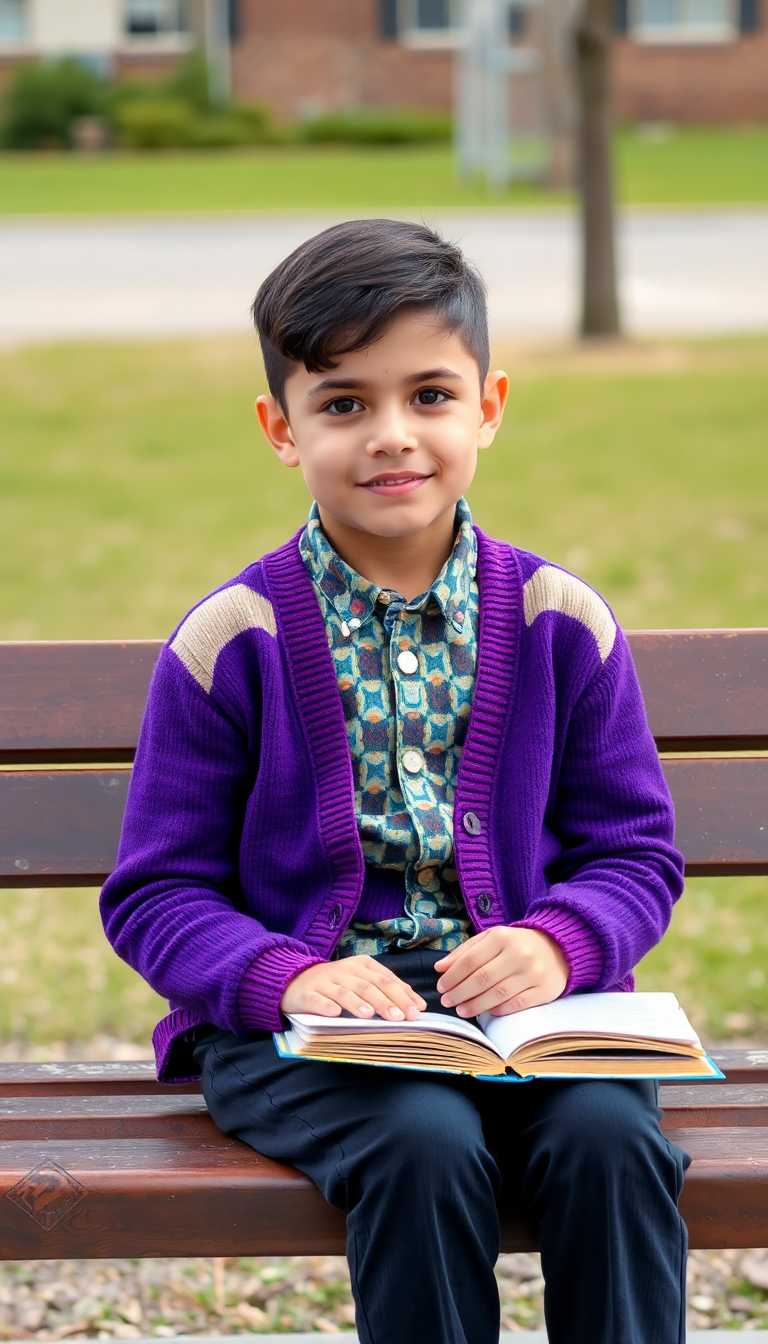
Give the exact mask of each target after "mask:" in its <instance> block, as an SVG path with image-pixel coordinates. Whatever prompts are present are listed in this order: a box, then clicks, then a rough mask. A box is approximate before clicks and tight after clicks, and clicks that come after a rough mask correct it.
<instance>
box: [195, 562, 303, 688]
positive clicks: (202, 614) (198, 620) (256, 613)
mask: <svg viewBox="0 0 768 1344" xmlns="http://www.w3.org/2000/svg"><path fill="white" fill-rule="evenodd" d="M244 630H266V631H267V634H270V635H274V634H276V633H277V626H276V624H275V613H274V611H273V609H272V603H271V602H268V601H267V599H266V597H262V596H261V594H260V593H255V592H254V591H253V589H252V588H248V587H247V585H246V584H244V583H233V584H232V586H231V587H230V588H222V590H221V592H220V593H214V594H213V596H212V597H208V598H206V600H205V602H201V603H200V606H199V607H195V610H194V611H193V612H190V614H189V616H188V617H187V619H186V621H185V622H184V624H183V625H182V627H181V629H180V630H179V631H178V634H177V635H176V636H175V638H174V640H173V642H172V643H171V651H172V652H173V653H175V654H176V656H177V657H178V658H180V659H181V661H182V663H183V664H184V666H185V667H186V669H187V671H188V672H190V673H191V674H192V676H193V677H194V678H195V681H197V682H199V684H200V685H201V686H202V688H203V690H204V691H210V689H211V687H212V685H213V673H214V669H215V667H216V660H217V658H218V656H219V654H220V653H221V651H222V649H224V648H226V646H227V644H229V642H230V640H232V639H234V638H235V635H241V634H242V633H243V631H244Z"/></svg>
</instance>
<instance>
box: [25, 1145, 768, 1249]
mask: <svg viewBox="0 0 768 1344" xmlns="http://www.w3.org/2000/svg"><path fill="white" fill-rule="evenodd" d="M674 1138H675V1142H676V1143H678V1144H679V1145H680V1147H682V1148H683V1149H684V1150H685V1151H686V1152H688V1153H690V1155H691V1156H692V1158H693V1159H694V1160H693V1165H692V1166H691V1168H690V1170H689V1171H688V1173H687V1174H686V1180H685V1188H684V1190H683V1196H682V1200H681V1210H682V1213H683V1216H684V1217H685V1219H686V1222H687V1223H688V1227H689V1231H690V1238H691V1245H692V1246H713V1247H717V1246H733V1247H736V1246H760V1245H766V1244H768V1129H765V1128H756V1127H749V1126H747V1127H744V1128H729V1127H722V1128H717V1129H712V1128H701V1129H677V1130H675V1131H674ZM52 1164H55V1165H52ZM36 1169H38V1170H36ZM73 1177H74V1179H75V1181H76V1182H77V1185H74V1184H73V1182H72V1178H73ZM9 1193H11V1196H12V1197H11V1198H8V1195H9ZM3 1194H4V1195H5V1198H3V1197H1V1196H2V1195H3ZM19 1199H20V1200H21V1206H20V1204H19V1203H18V1202H17V1201H18V1200H19ZM57 1214H60V1215H61V1216H60V1218H59V1220H58V1221H56V1222H54V1221H53V1220H54V1219H55V1218H56V1215H57ZM46 1224H47V1225H46ZM502 1242H503V1246H504V1249H505V1250H533V1249H535V1247H536V1244H537V1236H536V1230H535V1228H534V1227H533V1226H532V1224H531V1222H530V1221H529V1220H525V1219H522V1218H520V1217H519V1216H516V1217H506V1218H504V1219H503V1222H502ZM343 1250H344V1219H343V1216H342V1215H341V1214H340V1213H338V1212H337V1211H336V1210H334V1209H331V1208H329V1207H328V1206H327V1205H326V1203H325V1201H324V1200H323V1198H322V1196H321V1195H320V1193H319V1191H318V1190H317V1189H316V1188H315V1187H314V1186H313V1185H312V1183H311V1182H310V1181H309V1180H308V1179H307V1178H306V1177H304V1176H302V1175H301V1174H300V1173H298V1172H295V1171H292V1170H290V1169H289V1168H287V1167H281V1166H279V1165H278V1164H276V1163H274V1162H270V1161H269V1160H268V1159H267V1158H264V1157H261V1156H260V1155H259V1154H257V1153H254V1152H252V1151H251V1149H250V1148H248V1147H246V1145H245V1144H242V1143H238V1142H237V1141H236V1140H234V1139H227V1138H225V1137H224V1136H223V1135H218V1134H211V1137H210V1139H208V1140H206V1141H204V1142H201V1141H200V1140H197V1139H189V1138H184V1137H181V1138H173V1139H162V1138H160V1139H158V1138H155V1139H148V1140H136V1139H131V1140H130V1141H126V1140H125V1139H122V1140H121V1139H114V1140H110V1139H101V1140H99V1139H89V1140H87V1141H71V1142H68V1141H66V1140H61V1139H59V1138H55V1139H50V1140H46V1141H45V1142H44V1143H42V1144H41V1143H39V1142H30V1141H26V1142H25V1141H16V1140H14V1141H11V1142H4V1141H0V1257H2V1258H6V1259H14V1260H17V1259H56V1258H71V1257H73V1256H74V1257H77V1258H89V1257H99V1256H109V1257H113V1256H130V1257H133V1256H153V1255H163V1256H167V1255H180V1256H197V1255H205V1256H210V1255H218V1256H222V1255H224V1256H229V1255H238V1256H239V1255H284V1254H291V1255H302V1254H315V1255H317V1254H332V1255H333V1254H341V1253H343Z"/></svg>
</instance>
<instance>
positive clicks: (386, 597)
mask: <svg viewBox="0 0 768 1344" xmlns="http://www.w3.org/2000/svg"><path fill="white" fill-rule="evenodd" d="M379 601H380V602H383V603H384V606H385V607H386V606H389V603H390V602H391V601H392V594H391V593H387V592H385V591H384V590H382V591H381V592H380V593H379Z"/></svg>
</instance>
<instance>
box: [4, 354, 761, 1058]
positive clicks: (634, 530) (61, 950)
mask: <svg viewBox="0 0 768 1344" xmlns="http://www.w3.org/2000/svg"><path fill="white" fill-rule="evenodd" d="M496 358H497V360H498V362H499V363H504V364H506V365H507V367H509V368H510V370H511V372H512V375H513V388H512V395H511V402H510V407H509V411H508V414H507V418H506V421H505V425H504V428H503V431H502V433H501V434H500V436H499V438H498V440H497V443H496V444H495V445H494V447H493V448H492V449H491V450H490V451H489V452H487V453H485V454H483V455H482V456H481V460H480V468H479V471H478V476H477V479H476V482H475V484H474V486H473V489H472V492H471V496H470V499H471V503H472V506H473V510H474V513H475V517H476V519H477V521H478V522H479V523H481V524H482V525H483V526H484V527H486V528H487V529H488V530H490V531H491V532H494V533H496V534H497V535H499V536H502V537H507V538H509V539H511V540H514V541H515V542H516V543H517V544H519V545H521V546H525V547H530V548H531V549H533V550H535V551H537V552H539V553H540V554H543V555H545V556H547V557H548V558H550V559H552V560H555V561H558V562H564V563H566V564H567V565H569V566H571V567H572V568H574V569H576V570H577V572H579V573H581V574H582V575H584V577H585V578H586V579H588V580H589V582H591V583H593V584H594V585H595V586H596V587H597V588H598V589H599V590H600V591H602V592H603V593H604V594H605V595H606V597H607V598H608V599H609V600H610V601H611V602H612V604H613V605H614V607H615V609H616V611H617V614H618V616H619V618H620V620H621V621H622V622H623V623H624V624H625V625H626V626H629V627H648V626H651V627H652V626H697V625H713V626H717V625H733V626H739V625H766V624H768V563H766V549H767V545H766V544H767V542H768V454H766V451H765V424H766V422H767V421H768V339H765V338H761V339H755V340H744V341H732V342H708V343H702V344H700V345H694V344H687V345H675V346H661V345H659V346H638V347H635V348H629V349H628V350H626V351H616V352H611V351H605V352H600V351H597V352H594V353H592V354H581V355H579V354H572V353H569V352H568V351H567V350H565V349H563V350H562V351H560V352H556V351H554V352H553V351H549V352H545V351H542V352H541V353H539V354H538V355H537V354H536V353H535V352H530V351H529V352H528V353H526V352H523V351H520V352H515V350H508V351H503V350H500V351H498V352H497V354H496ZM262 388H263V382H262V374H261V370H260V365H259V362H258V359H257V356H256V353H255V350H254V347H253V346H252V345H251V344H250V343H249V342H248V341H239V340H210V341H198V342H188V343H181V342H177V343H167V344H159V343H158V344H139V343H137V344H133V345H131V344H112V345H110V344H102V345H92V346H79V347H78V346H66V347H61V348H56V349H37V350H28V351H16V352H5V353H2V354H0V423H2V425H3V435H2V442H1V443H0V535H1V536H2V538H3V546H2V550H0V638H5V639H46V638H54V639H55V638H65V637H68V638H91V637H108V638H114V637H140V636H155V637H158V636H165V635H167V633H168V632H169V630H170V629H171V628H172V627H173V625H174V624H175V623H176V622H177V621H178V619H179V618H180V616H181V615H182V614H183V613H184V611H185V610H186V609H187V608H188V607H189V606H190V605H191V604H192V603H193V602H194V601H195V600H197V599H198V598H199V597H200V596H201V595H202V594H204V593H205V592H207V591H208V590H210V589H211V588H213V587H214V586H215V585H217V584H219V583H221V582H222V581H223V580H225V579H226V578H228V577H229V576H230V575H232V574H234V573H236V572H237V571H238V570H239V569H240V568H241V567H242V566H243V565H245V564H246V563H247V562H248V561H249V560H250V559H252V558H253V557H255V556H257V555H259V554H260V553H262V552H263V551H264V550H265V549H267V548H269V547H271V546H274V545H275V544H277V543H278V542H280V541H281V540H283V539H284V538H285V537H286V536H287V535H288V534H289V533H290V531H291V530H292V529H293V528H295V527H298V526H299V525H300V524H301V522H302V520H303V518H304V517H305V515H306V510H307V507H308V498H307V495H306V492H305V489H304V487H303V484H302V482H301V478H300V477H299V476H298V474H297V473H295V472H289V471H286V470H285V469H284V468H283V467H282V466H280V464H279V463H278V462H277V461H276V459H273V457H272V456H271V454H270V451H269V450H268V449H267V447H266V446H265V445H264V444H263V443H262V442H261V440H260V438H259V435H258V431H257V426H256V422H255V416H254V413H253V399H254V397H255V396H256V395H257V393H258V392H259V391H261V390H262ZM689 886H690V892H689V895H688V897H687V899H686V900H685V901H684V902H683V904H682V905H681V907H680V913H679V918H677V919H676V920H675V923H674V925H673V929H672V932H671V933H670V935H669V936H668V938H667V939H665V941H664V943H663V944H662V946H661V948H660V949H658V950H657V951H656V952H654V953H653V954H652V955H651V956H650V957H649V958H648V959H647V962H646V964H645V965H644V966H643V968H642V969H641V975H640V983H641V984H642V985H644V986H653V987H660V986H662V985H664V986H668V987H673V988H679V990H680V992H681V995H682V997H683V999H684V1002H685V1003H686V1006H688V1007H689V1008H690V1009H691V1010H692V1012H693V1014H694V1016H695V1017H696V1018H697V1020H698V1021H699V1022H700V1023H701V1024H702V1026H703V1027H704V1028H705V1029H706V1030H707V1032H709V1033H710V1034H714V1035H717V1036H721V1035H727V1034H728V1032H729V1031H732V1032H733V1031H744V1030H763V1029H764V1028H765V1027H766V1026H768V985H766V980H765V975H764V972H763V969H762V968H763V966H764V965H765V961H766V944H768V922H766V919H765V909H766V900H768V880H763V879H760V880H757V879H756V880H750V881H747V880H739V879H730V880H728V881H725V882H721V883H707V882H706V881H704V880H701V881H698V882H694V883H691V884H689ZM41 930H43V936H42V937H40V931H41ZM0 985H4V986H7V987H8V990H9V991H10V992H5V993H3V994H2V995H0V1034H5V1035H11V1036H15V1037H19V1038H24V1039H27V1040H38V1041H50V1040H52V1039H54V1040H65V1039H70V1038H73V1037H80V1036H92V1035H93V1034H94V1033H96V1032H100V1031H102V1032H108V1033H110V1034H113V1035H119V1036H130V1037H134V1038H136V1039H142V1038H146V1035H147V1033H148V1031H149V1028H150V1026H151V1024H152V1022H153V1021H154V1020H155V1017H156V1013H157V1000H156V999H155V998H154V996H153V995H152V994H151V993H150V991H149V990H148V989H146V988H145V987H144V986H143V985H142V984H141V983H140V982H138V981H137V980H136V978H135V977H134V976H133V975H132V973H131V972H129V971H128V970H127V969H126V968H123V967H122V966H120V965H119V964H118V963H117V962H116V961H115V959H114V958H113V957H112V954H111V953H110V952H109V951H108V949H107V948H106V945H105V944H103V942H102V940H101V936H100V933H99V930H98V925H97V923H96V919H95V900H94V895H93V894H92V893H73V892H62V893H53V892H41V893H38V894H30V893H27V894H24V893H20V894H19V893H13V892H0ZM734 1014H735V1015H736V1016H735V1017H734ZM739 1015H741V1017H740V1016H739ZM740 1023H741V1025H740Z"/></svg>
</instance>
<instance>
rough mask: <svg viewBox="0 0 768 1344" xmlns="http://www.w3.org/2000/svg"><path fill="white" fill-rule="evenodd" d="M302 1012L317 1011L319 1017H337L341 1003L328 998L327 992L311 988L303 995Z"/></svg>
mask: <svg viewBox="0 0 768 1344" xmlns="http://www.w3.org/2000/svg"><path fill="white" fill-rule="evenodd" d="M297 1011H300V1012H302V1013H317V1014H318V1016H319V1017H338V1016H339V1014H340V1013H341V1005H340V1004H338V1003H335V1002H334V1000H333V999H329V998H328V996H327V994H321V993H320V991H319V990H317V989H311V990H309V992H308V993H307V994H305V995H304V1001H303V1003H302V1006H301V1009H299V1010H297Z"/></svg>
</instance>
